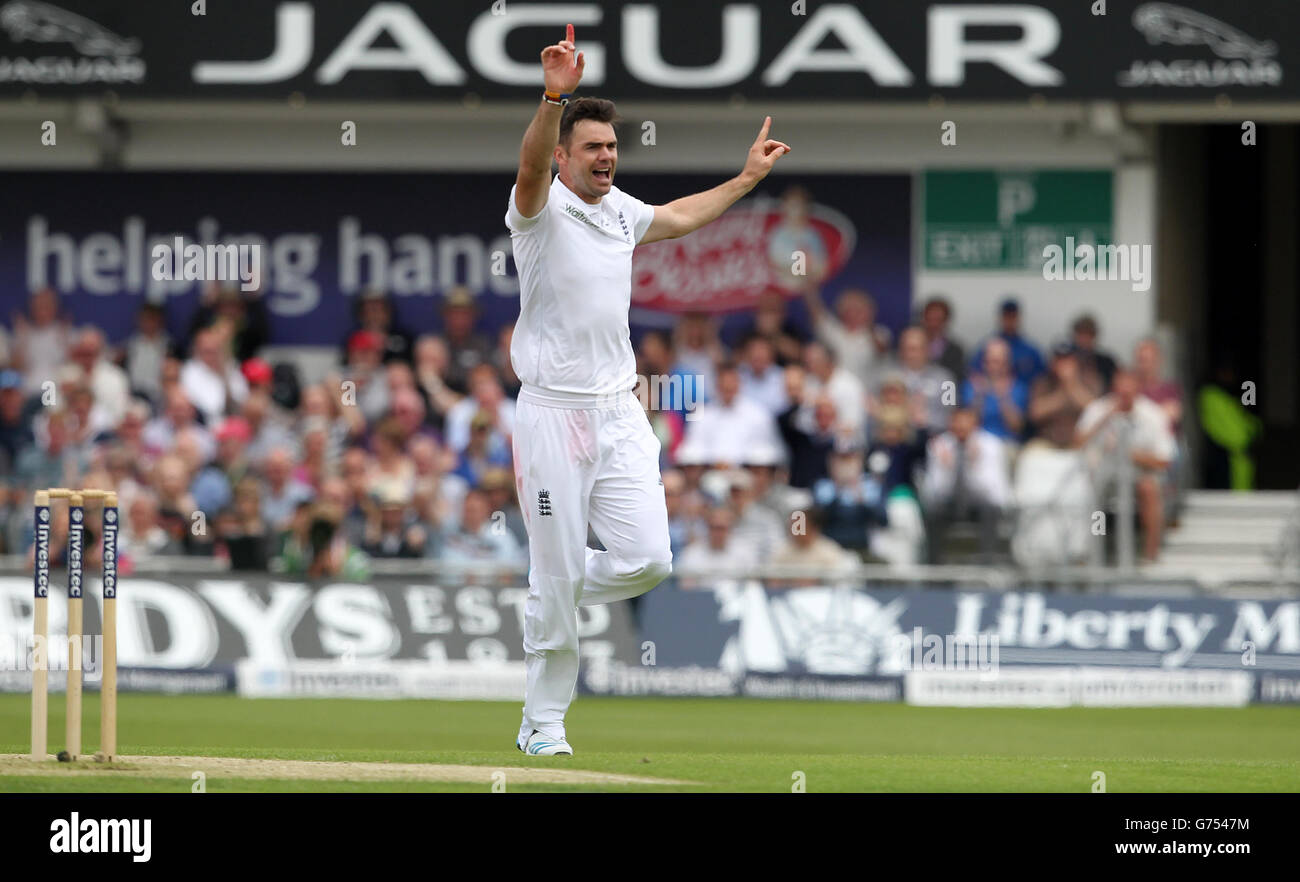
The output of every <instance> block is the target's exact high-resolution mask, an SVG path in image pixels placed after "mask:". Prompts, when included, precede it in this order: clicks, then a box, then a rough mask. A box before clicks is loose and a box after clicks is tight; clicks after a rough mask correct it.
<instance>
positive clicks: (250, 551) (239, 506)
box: [216, 475, 271, 572]
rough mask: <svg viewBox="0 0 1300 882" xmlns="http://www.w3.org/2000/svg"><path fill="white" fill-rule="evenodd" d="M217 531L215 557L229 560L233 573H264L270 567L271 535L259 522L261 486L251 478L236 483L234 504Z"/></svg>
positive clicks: (262, 522)
mask: <svg viewBox="0 0 1300 882" xmlns="http://www.w3.org/2000/svg"><path fill="white" fill-rule="evenodd" d="M226 512H228V514H229V517H228V519H227V522H226V525H225V527H224V529H220V528H219V529H218V531H217V550H216V553H217V555H218V556H221V557H225V558H227V559H228V560H229V561H230V568H231V569H233V570H252V571H257V572H265V571H266V569H267V568H268V566H269V565H270V551H271V536H270V530H269V529H268V527H267V525H266V522H265V521H264V520H262V487H261V484H260V482H259V481H258V480H257V478H255V477H253V476H252V475H248V476H245V477H243V478H240V479H239V481H238V483H236V484H235V494H234V505H233V506H232V507H231V508H229V509H226Z"/></svg>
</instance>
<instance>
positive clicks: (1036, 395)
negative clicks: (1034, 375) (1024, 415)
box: [1029, 342, 1101, 450]
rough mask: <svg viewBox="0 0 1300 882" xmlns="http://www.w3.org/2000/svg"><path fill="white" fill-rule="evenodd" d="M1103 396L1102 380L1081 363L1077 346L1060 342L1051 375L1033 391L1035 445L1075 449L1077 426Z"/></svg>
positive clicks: (1041, 379)
mask: <svg viewBox="0 0 1300 882" xmlns="http://www.w3.org/2000/svg"><path fill="white" fill-rule="evenodd" d="M1100 395H1101V377H1100V376H1099V375H1098V374H1097V371H1096V370H1095V369H1093V368H1092V367H1091V366H1090V365H1089V366H1081V365H1080V364H1079V358H1078V355H1077V354H1076V353H1075V350H1074V347H1072V346H1070V344H1068V343H1063V342H1062V343H1057V344H1056V345H1055V346H1053V347H1052V362H1051V366H1050V367H1049V368H1048V370H1047V372H1046V373H1044V374H1043V375H1042V376H1041V377H1039V378H1038V379H1037V380H1035V381H1034V385H1033V387H1032V388H1031V389H1030V390H1029V425H1030V427H1031V428H1032V430H1033V433H1034V440H1033V441H1031V443H1046V444H1050V445H1052V446H1053V447H1056V448H1058V449H1060V450H1066V449H1068V448H1070V447H1073V446H1074V427H1075V426H1076V425H1078V423H1079V417H1080V416H1081V415H1082V414H1083V410H1084V408H1086V407H1087V406H1088V405H1089V404H1091V403H1092V402H1093V401H1095V400H1096V399H1097V397H1098V396H1100Z"/></svg>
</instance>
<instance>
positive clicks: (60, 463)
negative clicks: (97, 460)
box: [14, 409, 90, 490]
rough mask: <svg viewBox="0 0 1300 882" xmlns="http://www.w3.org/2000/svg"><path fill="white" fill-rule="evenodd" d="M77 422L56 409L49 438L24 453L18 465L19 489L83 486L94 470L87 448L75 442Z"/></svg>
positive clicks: (48, 426)
mask: <svg viewBox="0 0 1300 882" xmlns="http://www.w3.org/2000/svg"><path fill="white" fill-rule="evenodd" d="M75 426H76V420H75V419H74V418H73V416H72V415H71V414H70V413H69V412H68V411H66V410H62V409H55V410H52V411H50V412H49V414H48V416H47V418H46V420H45V432H44V434H45V438H44V439H43V440H41V441H40V442H38V443H36V444H33V445H31V446H29V447H27V448H25V449H24V450H23V452H22V453H21V454H19V456H18V462H17V463H15V464H14V479H15V483H16V484H17V486H19V487H22V488H24V489H27V490H35V489H36V488H42V489H44V488H46V487H79V486H81V476H82V475H83V474H85V472H86V470H87V469H88V468H89V467H90V456H89V453H88V451H87V450H86V449H85V448H82V447H78V446H75V445H73V444H72V443H71V440H72V438H71V436H72V431H73V429H75Z"/></svg>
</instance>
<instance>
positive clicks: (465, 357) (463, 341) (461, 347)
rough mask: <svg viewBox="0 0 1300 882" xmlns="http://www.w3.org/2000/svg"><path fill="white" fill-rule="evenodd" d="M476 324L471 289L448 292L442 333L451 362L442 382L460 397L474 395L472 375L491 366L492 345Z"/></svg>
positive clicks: (476, 311) (456, 289) (444, 302)
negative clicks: (480, 367) (444, 381)
mask: <svg viewBox="0 0 1300 882" xmlns="http://www.w3.org/2000/svg"><path fill="white" fill-rule="evenodd" d="M477 321H478V309H477V307H476V306H475V304H474V295H473V294H471V293H470V292H469V289H468V288H465V287H463V286H457V287H455V288H453V289H451V290H450V291H449V292H447V297H446V299H445V300H444V301H443V306H442V332H443V337H444V339H445V340H446V341H447V354H448V355H449V356H450V358H449V360H448V364H447V371H446V373H445V374H443V379H444V380H446V382H447V385H448V386H450V387H451V389H452V390H453V391H454V392H456V393H458V394H460V395H465V394H467V393H468V394H473V391H474V389H473V382H472V380H473V377H472V376H471V374H473V372H474V371H475V370H476V369H477V368H478V367H479V366H480V365H486V366H488V367H491V365H492V356H493V352H492V344H491V342H489V341H488V338H487V337H485V336H484V335H483V334H481V333H479V332H478V331H477V330H475V325H476V323H477ZM493 376H494V377H495V376H496V371H495V369H494V370H493ZM497 382H498V383H499V382H500V380H498V381H497Z"/></svg>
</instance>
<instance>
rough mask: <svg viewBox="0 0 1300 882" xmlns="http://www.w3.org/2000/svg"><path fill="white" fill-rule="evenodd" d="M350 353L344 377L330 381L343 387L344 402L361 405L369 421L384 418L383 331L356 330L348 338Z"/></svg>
mask: <svg viewBox="0 0 1300 882" xmlns="http://www.w3.org/2000/svg"><path fill="white" fill-rule="evenodd" d="M347 353H348V354H347V363H346V364H345V365H344V366H343V374H342V377H341V378H340V379H339V380H338V381H336V382H332V383H330V385H331V386H333V387H334V388H336V389H341V390H342V392H343V394H342V396H341V400H342V401H343V404H344V405H345V406H346V407H355V408H357V409H359V410H360V411H361V416H363V417H364V418H365V420H366V421H367V422H375V421H377V420H379V419H382V418H383V415H384V411H386V410H388V383H387V382H386V380H387V374H386V372H385V371H384V362H383V359H384V337H383V335H382V334H379V333H376V332H375V331H367V330H361V331H353V332H352V336H350V337H349V338H348V346H347Z"/></svg>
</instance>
